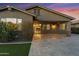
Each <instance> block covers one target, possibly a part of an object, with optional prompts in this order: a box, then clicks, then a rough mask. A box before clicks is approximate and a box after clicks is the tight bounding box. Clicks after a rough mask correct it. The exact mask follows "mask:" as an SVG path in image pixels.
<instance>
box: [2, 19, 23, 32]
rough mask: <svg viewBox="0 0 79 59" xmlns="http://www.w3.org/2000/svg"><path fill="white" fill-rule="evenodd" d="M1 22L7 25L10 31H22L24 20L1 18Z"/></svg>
mask: <svg viewBox="0 0 79 59" xmlns="http://www.w3.org/2000/svg"><path fill="white" fill-rule="evenodd" d="M1 22H3V23H5V24H6V26H7V28H8V29H12V30H13V29H16V30H21V29H22V26H21V25H22V19H17V18H1Z"/></svg>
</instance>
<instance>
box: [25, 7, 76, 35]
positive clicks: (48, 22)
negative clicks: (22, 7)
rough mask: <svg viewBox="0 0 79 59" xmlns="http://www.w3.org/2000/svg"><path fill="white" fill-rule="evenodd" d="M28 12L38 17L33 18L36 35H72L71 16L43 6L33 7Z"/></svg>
mask: <svg viewBox="0 0 79 59" xmlns="http://www.w3.org/2000/svg"><path fill="white" fill-rule="evenodd" d="M26 12H28V13H31V14H34V15H36V17H34V18H33V30H34V33H42V34H66V35H68V36H69V35H71V22H70V21H71V20H73V19H75V18H73V17H71V16H68V15H65V14H62V13H60V12H58V11H55V10H51V9H48V8H46V7H41V6H32V7H29V8H27V9H26Z"/></svg>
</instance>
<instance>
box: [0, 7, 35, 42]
mask: <svg viewBox="0 0 79 59" xmlns="http://www.w3.org/2000/svg"><path fill="white" fill-rule="evenodd" d="M33 17H34V15H32V14H29V13H27V12H26V11H23V10H20V9H18V8H15V7H13V6H6V7H2V8H0V25H1V22H2V23H4V24H5V26H3V25H1V26H3V27H2V28H1V26H0V28H1V29H2V30H1V29H0V31H1V32H0V40H1V41H6V40H8V41H10V40H15V39H16V41H18V40H19V41H31V40H32V33H33V28H32V24H33ZM4 27H5V28H6V29H5V28H4ZM3 31H5V33H4V32H3ZM6 33H8V34H6ZM1 34H2V36H1ZM5 34H6V35H5ZM7 35H8V36H7ZM11 35H12V36H11ZM15 35H16V36H15ZM6 36H7V37H6Z"/></svg>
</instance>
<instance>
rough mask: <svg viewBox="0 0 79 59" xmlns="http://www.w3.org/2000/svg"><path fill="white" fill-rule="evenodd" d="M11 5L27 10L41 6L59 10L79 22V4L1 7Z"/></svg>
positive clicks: (19, 4)
mask: <svg viewBox="0 0 79 59" xmlns="http://www.w3.org/2000/svg"><path fill="white" fill-rule="evenodd" d="M6 5H11V6H15V7H17V8H20V9H26V8H28V7H29V6H32V5H40V6H44V7H47V8H50V9H54V10H57V11H59V12H61V13H64V14H68V15H70V16H73V17H75V18H76V19H77V20H79V3H39V4H38V3H16V4H15V3H7V4H6V3H0V7H2V6H6Z"/></svg>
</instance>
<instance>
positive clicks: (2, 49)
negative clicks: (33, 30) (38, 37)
mask: <svg viewBox="0 0 79 59" xmlns="http://www.w3.org/2000/svg"><path fill="white" fill-rule="evenodd" d="M30 46H31V43H25V44H1V45H0V56H28V53H29V50H30Z"/></svg>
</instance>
